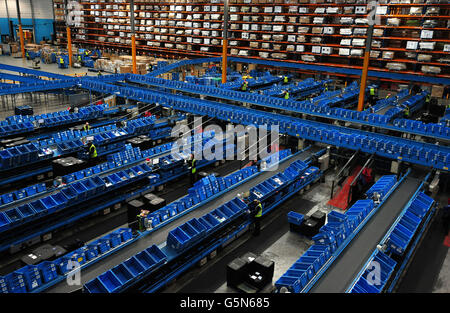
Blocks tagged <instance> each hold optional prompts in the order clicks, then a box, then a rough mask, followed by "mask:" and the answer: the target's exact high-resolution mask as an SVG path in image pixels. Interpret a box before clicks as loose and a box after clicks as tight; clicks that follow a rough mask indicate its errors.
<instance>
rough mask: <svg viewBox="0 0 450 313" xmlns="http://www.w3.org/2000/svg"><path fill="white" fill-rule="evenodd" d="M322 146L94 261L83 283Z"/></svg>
mask: <svg viewBox="0 0 450 313" xmlns="http://www.w3.org/2000/svg"><path fill="white" fill-rule="evenodd" d="M320 150H321V149H320V148H319V147H316V146H313V147H311V148H309V149H308V150H306V151H304V152H302V153H300V154H298V155H296V156H295V157H293V158H291V159H289V160H287V161H285V162H283V163H282V164H280V165H279V167H278V169H277V170H276V171H268V172H263V173H262V174H260V175H259V176H257V177H255V178H254V179H252V180H250V181H247V182H246V183H244V184H242V185H240V186H239V187H238V188H235V189H232V190H230V191H229V192H227V193H225V194H223V195H222V196H220V197H219V198H217V199H215V200H213V201H211V202H209V203H207V204H205V205H204V206H202V207H199V208H197V209H196V210H194V211H192V212H190V213H188V214H186V215H185V216H183V217H180V218H179V219H177V220H174V221H173V222H172V223H169V224H168V225H166V226H164V227H162V228H160V229H158V230H156V231H155V232H153V233H151V234H149V235H147V236H145V237H142V238H141V239H139V240H137V241H136V242H134V243H132V244H130V245H129V246H127V247H125V248H123V249H122V250H120V251H118V252H116V253H115V254H114V255H113V256H110V257H108V258H105V259H103V260H100V261H99V262H98V263H95V264H93V265H92V266H90V267H88V268H86V269H84V270H82V272H81V283H82V284H85V283H86V282H88V281H90V280H91V279H94V278H95V277H97V276H98V275H100V274H102V273H103V272H105V271H107V270H109V269H111V268H113V267H114V266H116V265H118V264H120V263H121V262H123V261H125V260H126V259H128V258H130V257H132V256H134V255H136V254H137V253H138V252H140V251H142V250H144V249H147V248H148V247H149V246H150V245H152V244H157V245H159V244H161V243H164V242H165V241H166V239H167V234H168V233H169V231H170V230H172V229H174V228H175V227H177V226H179V225H181V224H183V223H185V222H187V221H188V220H190V219H192V218H198V217H201V216H203V215H204V214H206V213H208V212H210V211H212V210H213V209H215V208H217V207H219V206H221V205H222V204H224V203H226V202H228V201H230V200H232V199H233V198H235V197H236V195H237V194H238V193H242V192H245V191H248V190H249V189H250V188H251V187H253V186H256V185H257V184H259V183H261V182H263V181H265V180H266V179H268V178H270V177H272V176H273V175H275V174H277V173H279V172H282V171H283V170H285V169H286V168H287V167H288V166H289V165H290V164H291V163H292V162H294V161H297V160H306V159H307V158H309V157H310V156H311V155H312V154H314V153H316V152H318V151H320ZM77 288H79V286H69V285H68V284H67V282H66V281H65V280H64V281H62V282H60V283H59V284H56V285H55V286H53V287H51V288H50V289H48V290H47V291H46V292H59V293H68V292H71V291H74V290H76V289H77Z"/></svg>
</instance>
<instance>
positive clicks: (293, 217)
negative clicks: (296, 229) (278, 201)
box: [287, 211, 304, 226]
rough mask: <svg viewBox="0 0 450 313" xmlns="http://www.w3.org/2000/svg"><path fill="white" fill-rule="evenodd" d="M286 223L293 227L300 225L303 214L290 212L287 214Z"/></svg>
mask: <svg viewBox="0 0 450 313" xmlns="http://www.w3.org/2000/svg"><path fill="white" fill-rule="evenodd" d="M287 216H288V222H289V223H290V224H294V225H299V226H300V225H301V224H302V222H303V220H304V216H303V214H300V213H297V212H294V211H290V212H289V213H288V214H287Z"/></svg>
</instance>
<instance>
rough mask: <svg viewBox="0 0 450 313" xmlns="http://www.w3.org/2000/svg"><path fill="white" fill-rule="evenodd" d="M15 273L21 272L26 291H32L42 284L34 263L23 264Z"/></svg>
mask: <svg viewBox="0 0 450 313" xmlns="http://www.w3.org/2000/svg"><path fill="white" fill-rule="evenodd" d="M15 273H18V274H22V275H23V278H24V281H25V285H26V287H27V290H28V291H32V290H34V289H36V288H38V287H39V286H41V285H42V277H41V273H40V271H39V268H38V267H37V266H36V265H25V266H24V267H22V268H21V269H18V270H17V271H15Z"/></svg>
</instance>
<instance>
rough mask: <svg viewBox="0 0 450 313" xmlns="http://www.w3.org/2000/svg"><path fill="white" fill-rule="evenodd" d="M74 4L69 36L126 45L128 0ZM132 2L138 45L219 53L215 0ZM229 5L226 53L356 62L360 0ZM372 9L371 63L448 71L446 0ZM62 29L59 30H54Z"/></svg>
mask: <svg viewBox="0 0 450 313" xmlns="http://www.w3.org/2000/svg"><path fill="white" fill-rule="evenodd" d="M433 2H436V1H433ZM81 5H82V15H81V20H80V25H79V26H80V27H79V28H78V32H76V33H75V37H76V38H75V39H76V42H77V43H85V44H91V45H92V44H97V45H100V46H102V47H105V48H107V47H108V48H117V49H122V48H130V44H131V26H130V17H129V15H130V13H129V5H130V4H129V1H128V0H120V1H119V0H116V1H112V2H110V1H108V2H92V1H90V2H87V1H85V2H81ZM135 6H136V7H135V12H136V28H137V29H136V30H137V35H136V38H137V48H138V51H139V52H141V53H144V54H146V53H147V54H148V53H159V54H160V55H164V54H172V55H176V56H182V57H185V56H187V55H190V56H214V55H220V54H221V51H222V46H221V45H222V37H221V36H222V24H223V23H222V20H223V1H222V0H213V1H206V0H198V1H194V2H192V1H187V0H172V1H156V0H147V1H135ZM229 11H230V12H229V14H230V27H229V32H230V38H229V53H230V55H233V56H234V55H235V56H242V57H251V58H259V59H267V60H280V59H281V60H285V61H288V62H299V63H311V62H314V63H315V64H323V65H336V66H339V67H344V68H345V67H349V68H362V62H363V58H362V56H363V50H364V46H365V43H366V42H365V41H366V39H367V28H368V18H367V17H368V15H367V14H368V9H367V1H366V0H360V1H356V0H257V1H254V0H253V1H250V0H229ZM376 14H377V25H375V31H374V38H373V44H372V52H371V58H372V62H371V64H370V65H371V69H373V70H389V71H396V72H398V73H405V74H407V73H409V74H410V73H416V74H421V75H430V76H433V75H439V76H440V77H446V78H447V77H450V72H449V64H450V56H449V54H450V39H449V32H450V28H449V24H450V21H449V14H450V4H449V3H448V2H446V3H443V2H438V3H429V1H425V0H403V1H401V2H400V3H399V2H398V1H393V0H381V1H379V5H378V7H377V9H376ZM64 35H65V34H64V30H63V29H62V30H61V32H60V34H59V36H61V37H64ZM126 70H127V69H124V71H126Z"/></svg>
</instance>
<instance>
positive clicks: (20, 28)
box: [16, 0, 25, 59]
mask: <svg viewBox="0 0 450 313" xmlns="http://www.w3.org/2000/svg"><path fill="white" fill-rule="evenodd" d="M16 8H17V19H18V21H19V37H20V49H21V52H22V59H24V58H25V40H24V38H23V29H22V19H21V18H20V5H19V0H16Z"/></svg>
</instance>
